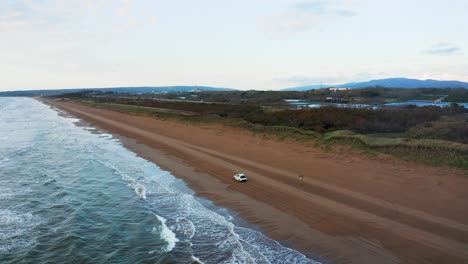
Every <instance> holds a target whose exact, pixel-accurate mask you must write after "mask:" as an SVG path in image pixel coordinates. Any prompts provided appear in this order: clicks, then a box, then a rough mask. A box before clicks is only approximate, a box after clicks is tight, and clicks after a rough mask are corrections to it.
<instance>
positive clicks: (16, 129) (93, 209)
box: [0, 97, 317, 263]
mask: <svg viewBox="0 0 468 264" xmlns="http://www.w3.org/2000/svg"><path fill="white" fill-rule="evenodd" d="M78 122H79V120H78V119H75V118H70V117H67V116H66V115H63V114H61V113H60V111H58V110H56V109H51V108H50V107H49V106H47V105H44V104H42V103H40V102H38V101H36V100H34V99H31V98H13V97H11V98H6V97H4V98H1V97H0V263H317V262H314V261H313V260H310V259H308V258H306V256H304V255H303V254H301V253H300V252H298V251H295V250H292V249H290V248H287V247H284V246H282V245H281V244H280V243H278V242H277V241H274V240H272V239H269V238H268V237H266V236H264V235H263V234H262V233H261V232H259V231H258V230H256V228H253V227H249V226H248V225H246V224H244V225H241V224H239V223H241V222H242V221H240V220H239V219H238V217H237V216H236V215H235V214H234V213H233V212H231V211H229V210H227V209H225V208H222V207H218V206H215V205H214V204H213V203H212V202H210V201H208V200H206V199H203V198H200V197H196V196H195V195H194V192H193V191H192V190H190V189H189V188H188V187H187V185H186V184H185V183H184V181H182V180H181V179H178V178H176V177H174V176H173V175H172V174H171V173H170V172H168V171H164V170H162V169H161V168H159V167H158V166H157V164H154V163H151V162H149V161H147V160H145V159H142V158H140V157H138V156H137V155H136V154H135V153H133V152H132V151H130V150H127V149H126V148H124V147H123V146H122V144H121V142H120V141H119V140H118V139H116V138H113V137H112V135H109V134H106V133H102V132H99V131H98V130H96V129H94V128H92V127H86V126H78V125H77V123H78ZM311 239H312V238H311Z"/></svg>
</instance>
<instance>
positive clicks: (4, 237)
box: [0, 209, 40, 252]
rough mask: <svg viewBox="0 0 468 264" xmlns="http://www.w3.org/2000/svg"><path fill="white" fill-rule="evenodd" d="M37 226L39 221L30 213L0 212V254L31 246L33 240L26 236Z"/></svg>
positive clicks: (5, 210)
mask: <svg viewBox="0 0 468 264" xmlns="http://www.w3.org/2000/svg"><path fill="white" fill-rule="evenodd" d="M39 224H40V219H39V218H38V217H35V216H33V215H32V214H30V213H19V212H14V211H11V210H8V209H2V210H0V230H2V232H0V252H6V251H9V250H12V249H15V248H19V247H27V246H29V245H32V244H33V243H34V240H32V239H30V238H28V237H27V236H28V234H30V233H31V230H32V229H33V228H34V227H35V226H37V225H39Z"/></svg>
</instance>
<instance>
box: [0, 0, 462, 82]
mask: <svg viewBox="0 0 468 264" xmlns="http://www.w3.org/2000/svg"><path fill="white" fill-rule="evenodd" d="M467 12H468V1H467V0H452V1H450V0H446V1H442V0H426V1H423V0H412V1H407V0H406V1H403V0H347V1H345V0H323V1H293V0H236V1H231V0H196V1H195V0H148V1H144V0H133V1H131V0H126V1H125V0H124V1H117V0H116V1H114V0H79V1H78V0H76V1H74V0H66V1H62V0H18V1H14V0H1V1H0V90H20V89H39V88H78V87H114V86H165V85H207V86H217V87H231V88H239V89H278V88H285V87H292V86H300V85H307V84H320V83H321V82H323V83H324V84H337V83H343V82H349V81H366V80H370V79H378V78H387V77H410V78H419V79H428V78H430V79H442V80H461V81H468V55H467V53H468V17H467Z"/></svg>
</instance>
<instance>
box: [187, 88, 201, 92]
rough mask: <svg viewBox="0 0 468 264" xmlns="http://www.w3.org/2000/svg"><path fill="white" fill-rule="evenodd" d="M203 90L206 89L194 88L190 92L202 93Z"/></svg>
mask: <svg viewBox="0 0 468 264" xmlns="http://www.w3.org/2000/svg"><path fill="white" fill-rule="evenodd" d="M203 91H204V90H203V89H198V88H197V89H193V90H192V91H190V92H192V93H201V92H203Z"/></svg>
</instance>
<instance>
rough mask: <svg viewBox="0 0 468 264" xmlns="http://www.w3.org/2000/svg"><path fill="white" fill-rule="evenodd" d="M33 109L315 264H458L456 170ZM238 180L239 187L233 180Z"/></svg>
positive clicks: (89, 112) (461, 228) (464, 227)
mask: <svg viewBox="0 0 468 264" xmlns="http://www.w3.org/2000/svg"><path fill="white" fill-rule="evenodd" d="M41 101H43V102H45V103H47V104H49V105H52V106H54V107H57V108H59V109H62V110H64V111H66V112H68V113H70V114H72V115H74V116H76V117H79V118H81V119H83V120H85V121H87V122H89V123H90V124H93V125H94V126H96V127H97V128H100V129H103V130H106V131H108V132H110V133H112V134H114V135H116V136H118V137H120V138H121V139H122V142H123V144H124V145H125V146H126V147H127V148H129V149H131V150H132V151H134V152H136V153H137V154H138V155H140V156H142V157H144V158H146V159H148V160H150V161H153V162H154V163H156V164H157V165H159V166H160V167H162V168H164V169H166V170H169V171H171V172H172V173H173V174H174V175H175V176H177V177H180V178H182V179H184V180H185V181H186V182H187V184H188V185H189V186H190V187H191V188H192V189H193V190H194V191H195V192H196V194H197V195H198V196H201V197H206V198H208V199H210V200H212V201H213V202H214V203H215V204H217V205H220V206H224V207H227V208H230V209H232V210H234V211H236V212H238V213H239V214H240V216H241V217H242V218H243V219H245V220H247V221H248V222H249V223H251V224H253V225H256V226H258V227H259V228H260V230H261V231H262V232H264V233H265V234H266V235H268V236H269V237H271V238H273V239H276V240H278V241H281V242H282V243H284V244H286V245H287V246H289V247H292V248H294V249H297V250H299V251H301V252H303V253H304V254H306V255H307V256H309V257H311V258H313V259H315V260H318V261H321V262H323V263H468V184H467V183H468V179H467V178H466V177H464V175H463V174H464V172H463V171H461V170H456V169H450V168H441V167H431V166H426V165H421V164H416V163H413V162H408V161H402V160H398V159H396V158H393V157H390V156H387V155H379V156H366V155H363V154H359V153H355V152H353V151H352V150H343V151H341V152H340V151H328V152H327V151H324V150H322V149H320V148H315V147H313V146H308V145H306V144H304V143H302V142H295V141H292V140H284V141H280V140H277V139H271V138H266V137H263V136H259V135H254V134H253V133H251V132H249V131H246V130H243V129H240V128H239V129H237V128H232V127H225V126H222V125H203V126H199V125H196V126H195V125H190V124H185V123H181V122H178V121H174V120H160V119H155V118H151V117H143V116H136V115H131V114H126V113H120V112H116V111H110V110H105V109H100V108H93V107H89V106H85V105H81V104H78V103H73V102H66V101H55V100H46V99H41ZM238 172H243V173H246V174H247V175H249V181H248V182H247V183H238V182H236V181H234V180H233V178H232V175H233V174H234V173H238ZM299 175H304V179H303V180H299V179H298V176H299Z"/></svg>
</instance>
